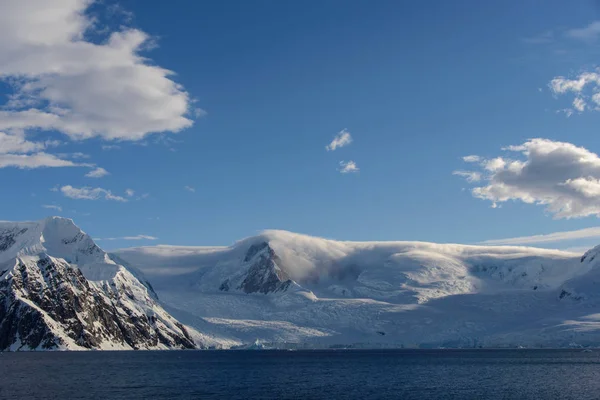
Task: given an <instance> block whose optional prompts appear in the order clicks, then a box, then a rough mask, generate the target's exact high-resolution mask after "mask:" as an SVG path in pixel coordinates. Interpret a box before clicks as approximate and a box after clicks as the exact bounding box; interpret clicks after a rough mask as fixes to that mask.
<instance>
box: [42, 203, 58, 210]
mask: <svg viewBox="0 0 600 400" xmlns="http://www.w3.org/2000/svg"><path fill="white" fill-rule="evenodd" d="M42 207H43V208H47V209H50V210H56V211H58V212H62V207H61V206H55V205H53V204H44V205H42Z"/></svg>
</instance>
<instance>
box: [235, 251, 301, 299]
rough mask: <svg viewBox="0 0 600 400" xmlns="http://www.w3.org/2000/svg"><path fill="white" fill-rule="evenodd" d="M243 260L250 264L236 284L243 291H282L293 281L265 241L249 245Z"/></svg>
mask: <svg viewBox="0 0 600 400" xmlns="http://www.w3.org/2000/svg"><path fill="white" fill-rule="evenodd" d="M244 262H246V263H250V264H251V265H250V268H249V269H248V272H247V273H246V275H245V278H244V280H243V281H242V283H241V284H240V285H239V286H238V289H241V290H243V291H244V292H245V293H264V294H267V293H273V292H282V291H285V290H287V289H288V287H289V286H290V285H291V284H292V282H293V281H292V280H291V279H290V277H289V276H288V274H287V273H286V272H285V271H284V270H283V269H282V268H281V259H280V258H279V257H278V256H277V254H275V251H273V249H272V248H271V246H269V244H268V243H267V242H263V243H260V244H254V245H252V246H250V248H249V249H248V252H247V253H246V257H245V258H244Z"/></svg>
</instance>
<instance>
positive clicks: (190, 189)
mask: <svg viewBox="0 0 600 400" xmlns="http://www.w3.org/2000/svg"><path fill="white" fill-rule="evenodd" d="M183 188H184V189H185V190H187V191H188V192H192V193H195V192H196V189H194V188H193V187H191V186H184V187H183Z"/></svg>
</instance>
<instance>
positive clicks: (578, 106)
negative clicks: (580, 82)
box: [573, 97, 585, 112]
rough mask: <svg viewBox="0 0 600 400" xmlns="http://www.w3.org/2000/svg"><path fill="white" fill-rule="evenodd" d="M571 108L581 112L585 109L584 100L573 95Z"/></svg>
mask: <svg viewBox="0 0 600 400" xmlns="http://www.w3.org/2000/svg"><path fill="white" fill-rule="evenodd" d="M573 108H574V109H575V110H577V111H579V112H583V111H584V110H585V100H583V99H582V98H581V97H575V99H574V100H573Z"/></svg>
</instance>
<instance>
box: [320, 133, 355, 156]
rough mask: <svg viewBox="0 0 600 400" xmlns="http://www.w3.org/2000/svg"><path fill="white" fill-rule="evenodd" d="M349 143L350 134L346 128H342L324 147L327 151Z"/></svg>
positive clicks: (350, 139)
mask: <svg viewBox="0 0 600 400" xmlns="http://www.w3.org/2000/svg"><path fill="white" fill-rule="evenodd" d="M350 143H352V135H350V132H348V130H346V129H342V130H341V131H340V132H338V134H337V135H335V137H334V138H333V140H332V141H331V143H329V144H328V145H327V146H325V148H326V149H327V151H334V150H335V149H339V148H340V147H344V146H348V145H349V144H350Z"/></svg>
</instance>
